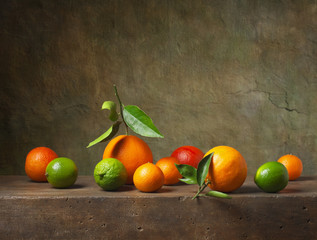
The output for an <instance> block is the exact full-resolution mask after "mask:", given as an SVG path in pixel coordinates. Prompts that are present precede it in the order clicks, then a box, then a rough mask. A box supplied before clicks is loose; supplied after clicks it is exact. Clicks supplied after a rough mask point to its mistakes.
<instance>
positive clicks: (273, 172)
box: [254, 162, 288, 193]
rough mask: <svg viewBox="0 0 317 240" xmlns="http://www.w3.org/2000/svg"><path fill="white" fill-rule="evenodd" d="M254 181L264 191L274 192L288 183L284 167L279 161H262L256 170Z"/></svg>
mask: <svg viewBox="0 0 317 240" xmlns="http://www.w3.org/2000/svg"><path fill="white" fill-rule="evenodd" d="M254 182H255V183H256V185H257V186H258V187H259V188H261V189H262V190H263V191H264V192H269V193H275V192H279V191H281V190H283V189H284V188H285V187H286V186H287V184H288V172H287V169H286V167H285V166H284V165H283V164H282V163H279V162H267V163H264V164H263V165H262V166H261V167H259V169H258V170H257V172H256V174H255V177H254Z"/></svg>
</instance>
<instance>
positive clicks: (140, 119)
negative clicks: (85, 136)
mask: <svg viewBox="0 0 317 240" xmlns="http://www.w3.org/2000/svg"><path fill="white" fill-rule="evenodd" d="M102 109H107V110H109V111H110V113H109V119H110V120H111V121H113V122H115V123H114V124H113V125H112V126H111V127H110V128H109V129H108V130H107V131H106V132H105V133H103V134H102V135H101V136H100V137H98V138H97V139H95V140H94V141H92V142H91V143H89V145H88V146H87V148H89V147H91V146H93V145H95V144H97V143H100V142H105V141H108V140H110V139H111V138H112V137H113V136H114V135H115V134H117V132H118V130H119V126H120V124H121V123H122V122H121V121H118V117H119V114H118V113H117V105H116V103H115V102H112V101H106V102H104V103H103V104H102ZM122 115H123V116H122V118H123V121H124V122H125V124H126V125H127V126H129V128H130V129H132V131H134V132H135V133H137V134H139V135H141V136H145V137H159V138H163V137H164V136H163V135H162V134H161V133H160V132H159V130H158V129H157V128H156V127H155V125H154V124H153V121H152V119H151V118H150V117H149V116H148V115H146V114H145V112H143V111H142V110H141V109H140V108H139V107H137V106H134V105H127V106H123V110H122Z"/></svg>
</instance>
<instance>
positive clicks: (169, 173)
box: [156, 157, 183, 185]
mask: <svg viewBox="0 0 317 240" xmlns="http://www.w3.org/2000/svg"><path fill="white" fill-rule="evenodd" d="M175 163H176V164H180V163H179V160H178V159H177V158H174V157H165V158H162V159H160V160H159V161H158V162H157V163H156V166H158V167H159V168H160V169H161V170H162V172H163V174H164V185H173V184H176V183H178V182H179V179H180V178H182V177H183V176H182V175H181V174H180V173H179V171H178V170H177V168H176V166H175Z"/></svg>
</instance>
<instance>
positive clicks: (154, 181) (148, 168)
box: [133, 163, 164, 192]
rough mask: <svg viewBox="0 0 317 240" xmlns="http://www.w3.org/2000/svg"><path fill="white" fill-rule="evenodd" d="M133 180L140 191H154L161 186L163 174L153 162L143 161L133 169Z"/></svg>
mask: <svg viewBox="0 0 317 240" xmlns="http://www.w3.org/2000/svg"><path fill="white" fill-rule="evenodd" d="M133 182H134V185H135V187H136V188H137V189H139V190H140V191H141V192H155V191H157V190H159V189H160V188H161V187H162V186H163V184H164V174H163V172H162V170H161V169H160V168H159V167H157V166H155V165H154V164H153V163H145V164H143V165H141V166H140V167H138V168H137V170H136V171H135V173H134V175H133Z"/></svg>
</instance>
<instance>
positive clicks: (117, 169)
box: [94, 158, 128, 191]
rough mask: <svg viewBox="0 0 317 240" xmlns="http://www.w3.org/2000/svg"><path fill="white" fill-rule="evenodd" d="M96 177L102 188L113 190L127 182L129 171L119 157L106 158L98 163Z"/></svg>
mask: <svg viewBox="0 0 317 240" xmlns="http://www.w3.org/2000/svg"><path fill="white" fill-rule="evenodd" d="M94 178H95V181H96V183H97V184H98V185H99V186H100V187H101V188H102V189H104V190H108V191H113V190H117V189H118V188H119V187H121V186H122V185H123V184H125V182H126V181H127V178H128V173H127V170H126V168H125V167H124V165H123V164H122V163H121V162H120V161H119V160H118V159H116V158H106V159H103V160H101V161H100V162H99V163H98V164H97V165H96V167H95V170H94Z"/></svg>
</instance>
